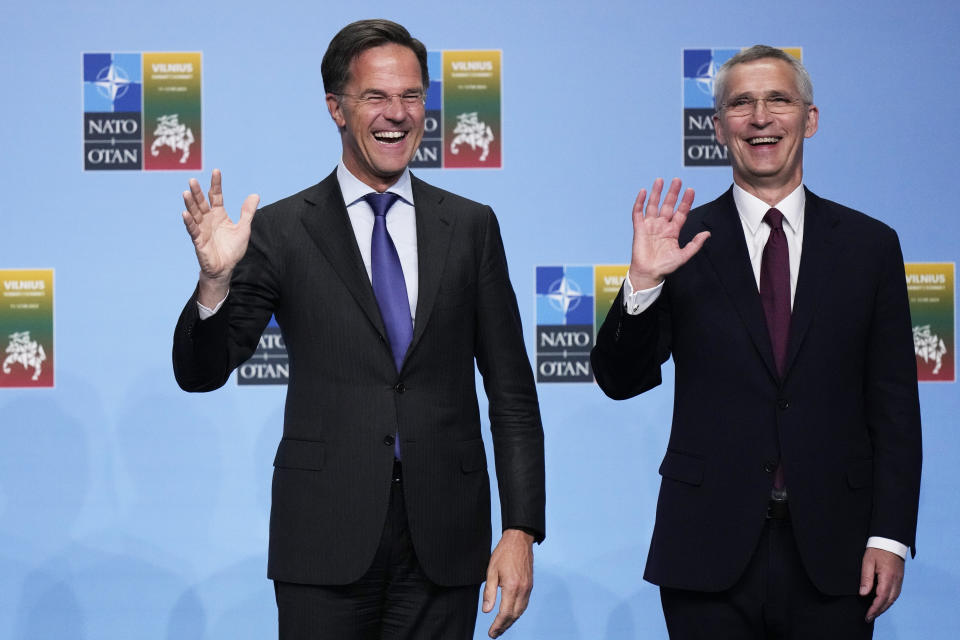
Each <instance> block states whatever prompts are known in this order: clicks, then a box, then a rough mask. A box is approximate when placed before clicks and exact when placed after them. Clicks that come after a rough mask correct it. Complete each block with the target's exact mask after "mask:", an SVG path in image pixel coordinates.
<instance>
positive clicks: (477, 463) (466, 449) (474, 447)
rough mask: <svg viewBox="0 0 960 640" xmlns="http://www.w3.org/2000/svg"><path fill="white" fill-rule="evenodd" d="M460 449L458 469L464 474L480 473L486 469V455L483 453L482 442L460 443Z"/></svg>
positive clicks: (477, 440) (468, 441)
mask: <svg viewBox="0 0 960 640" xmlns="http://www.w3.org/2000/svg"><path fill="white" fill-rule="evenodd" d="M459 447H460V469H461V470H463V472H464V473H470V472H471V471H480V470H481V469H486V468H487V454H486V453H484V451H483V440H480V439H479V438H478V439H476V440H467V441H466V442H461V443H460V444H459Z"/></svg>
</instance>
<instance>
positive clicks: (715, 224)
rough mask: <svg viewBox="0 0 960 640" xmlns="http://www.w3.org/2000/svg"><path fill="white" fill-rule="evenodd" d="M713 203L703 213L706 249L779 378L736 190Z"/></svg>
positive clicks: (733, 300)
mask: <svg viewBox="0 0 960 640" xmlns="http://www.w3.org/2000/svg"><path fill="white" fill-rule="evenodd" d="M713 204H714V205H715V206H713V207H711V208H710V210H709V211H706V212H705V213H704V218H703V226H704V227H706V228H707V229H708V230H709V231H710V235H711V237H710V239H709V240H707V243H706V244H705V245H704V246H703V252H704V253H706V256H707V259H708V260H709V261H710V263H711V264H712V265H713V268H714V271H715V272H716V274H717V277H718V278H719V279H720V282H721V284H722V285H723V288H724V290H726V292H727V295H729V296H730V300H731V301H732V302H733V306H734V307H735V308H736V310H737V313H738V314H739V315H740V319H741V320H742V321H743V324H744V325H745V326H746V329H747V333H749V334H750V338H751V339H752V340H753V344H754V346H756V348H757V351H758V352H759V353H760V357H761V358H762V359H763V361H764V363H765V364H766V365H767V369H768V370H769V371H770V375H772V376H773V377H774V378H776V377H777V368H776V364H775V363H774V360H773V348H772V347H771V345H770V333H769V331H767V320H766V317H765V316H764V314H763V305H761V303H760V293H759V291H758V290H757V280H756V278H755V277H754V275H753V267H752V266H751V265H750V256H749V253H748V252H747V243H746V240H745V239H744V237H743V225H742V224H741V223H740V215H739V214H738V213H737V206H736V204H735V203H734V201H733V189H732V188H731V189H729V190H728V191H727V192H726V193H725V194H723V195H722V196H720V198H718V199H717V200H716V201H715V202H714V203H713Z"/></svg>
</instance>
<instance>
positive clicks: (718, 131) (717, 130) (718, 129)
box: [713, 113, 727, 144]
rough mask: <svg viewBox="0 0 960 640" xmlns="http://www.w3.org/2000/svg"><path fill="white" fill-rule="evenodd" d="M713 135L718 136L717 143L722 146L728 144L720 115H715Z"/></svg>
mask: <svg viewBox="0 0 960 640" xmlns="http://www.w3.org/2000/svg"><path fill="white" fill-rule="evenodd" d="M713 133H714V135H716V136H717V142H719V143H720V144H727V140H726V138H727V134H726V132H725V131H724V130H723V125H722V124H721V120H720V115H719V114H716V113H715V114H713Z"/></svg>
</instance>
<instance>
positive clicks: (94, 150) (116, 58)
mask: <svg viewBox="0 0 960 640" xmlns="http://www.w3.org/2000/svg"><path fill="white" fill-rule="evenodd" d="M142 109H143V69H142V67H141V64H140V54H139V53H85V54H83V112H84V113H83V168H84V169H86V170H110V169H140V168H141V167H142V165H143V158H142V152H143V132H142V113H141V112H142Z"/></svg>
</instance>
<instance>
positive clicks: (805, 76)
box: [713, 44, 813, 113]
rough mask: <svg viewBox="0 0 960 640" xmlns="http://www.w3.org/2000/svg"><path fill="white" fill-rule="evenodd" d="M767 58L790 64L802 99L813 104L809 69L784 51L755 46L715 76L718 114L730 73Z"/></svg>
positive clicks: (740, 54)
mask: <svg viewBox="0 0 960 640" xmlns="http://www.w3.org/2000/svg"><path fill="white" fill-rule="evenodd" d="M766 58H773V59H774V60H782V61H783V62H786V63H787V64H789V65H790V66H791V67H792V68H793V76H794V79H795V80H796V85H797V91H799V92H800V98H801V99H802V100H803V101H804V102H805V103H807V104H813V81H812V80H811V79H810V74H809V73H808V72H807V69H806V68H805V67H804V66H803V64H802V63H801V62H800V61H799V60H797V59H796V58H794V57H793V56H792V55H790V54H789V53H787V52H786V51H784V50H783V49H778V48H777V47H770V46H767V45H765V44H755V45H753V46H752V47H750V48H749V49H744V50H743V51H741V52H740V53H738V54H737V55H735V56H733V57H732V58H730V59H729V60H727V61H726V62H724V63H723V66H721V67H720V70H719V71H717V75H716V76H714V78H713V104H714V105H715V108H716V110H717V112H718V113H719V111H720V108H721V106H722V100H723V97H724V92H725V91H726V90H727V74H728V73H729V71H730V69H731V68H733V67H735V66H736V65H738V64H744V63H745V62H754V61H755V60H763V59H766Z"/></svg>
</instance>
